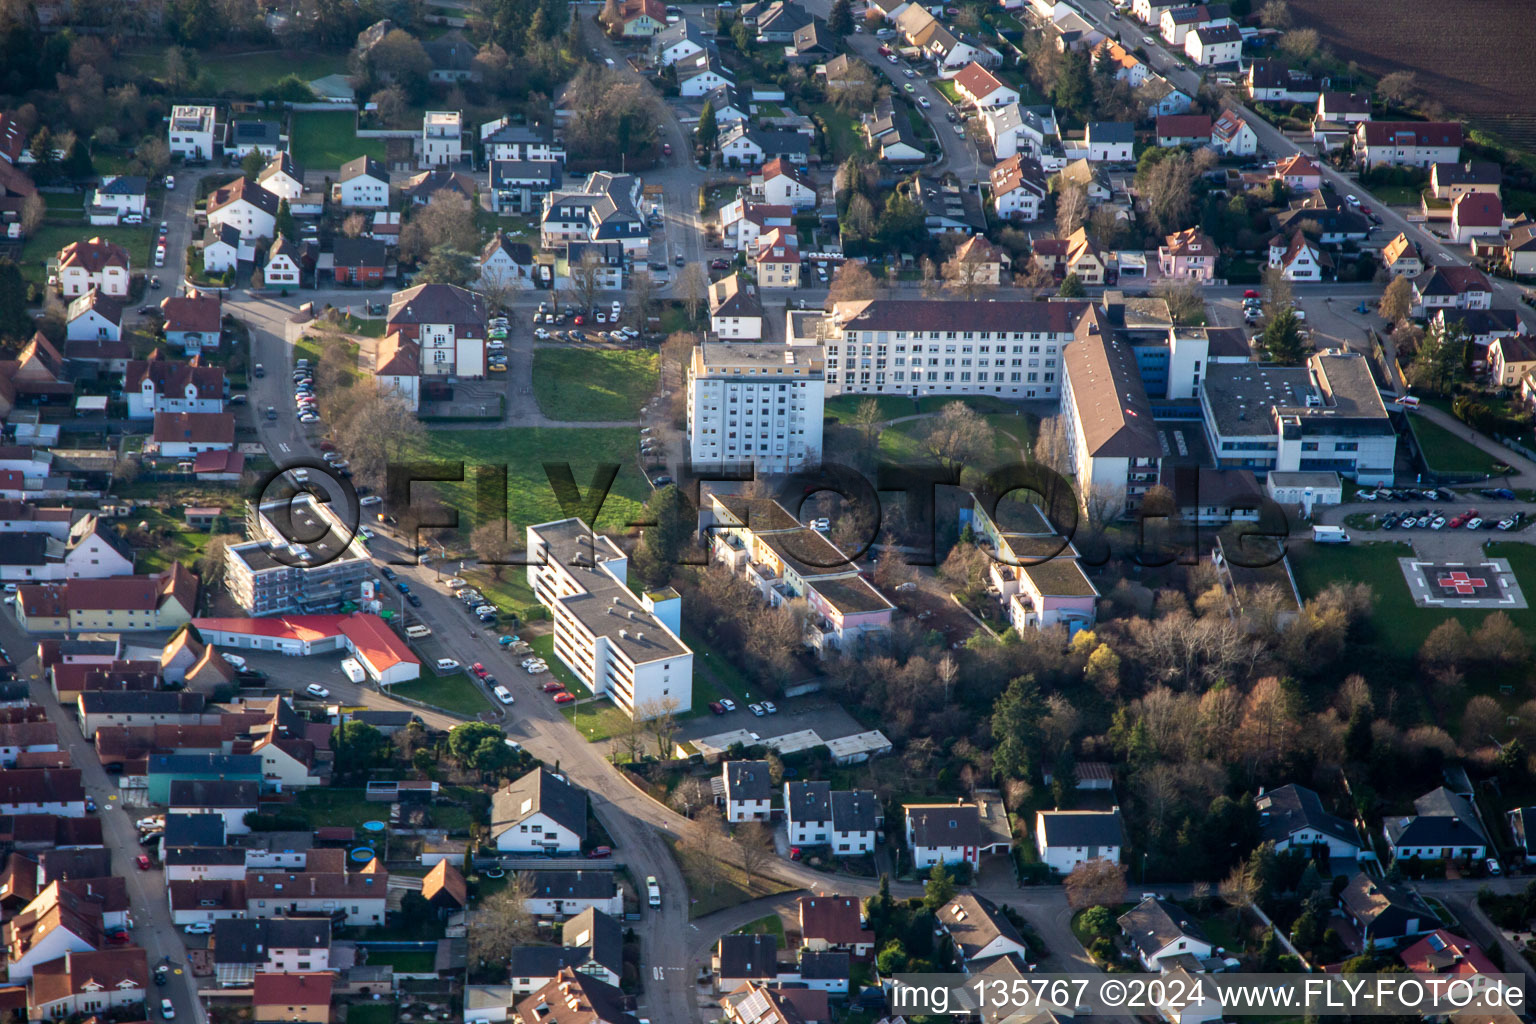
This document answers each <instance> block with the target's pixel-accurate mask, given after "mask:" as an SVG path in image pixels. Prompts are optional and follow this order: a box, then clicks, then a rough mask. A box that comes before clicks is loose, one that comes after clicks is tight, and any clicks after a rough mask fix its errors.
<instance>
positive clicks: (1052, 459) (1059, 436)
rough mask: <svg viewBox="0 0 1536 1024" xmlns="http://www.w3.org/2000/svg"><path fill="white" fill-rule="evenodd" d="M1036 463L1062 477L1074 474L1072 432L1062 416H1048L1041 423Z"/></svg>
mask: <svg viewBox="0 0 1536 1024" xmlns="http://www.w3.org/2000/svg"><path fill="white" fill-rule="evenodd" d="M1034 456H1035V461H1036V462H1038V463H1040V464H1041V465H1042V466H1044V467H1045V468H1046V469H1049V470H1053V471H1054V472H1056V473H1059V474H1061V475H1062V476H1069V475H1071V473H1072V432H1071V428H1070V427H1068V426H1067V421H1066V419H1065V418H1063V417H1061V416H1048V417H1046V418H1045V419H1043V420H1041V421H1040V433H1039V434H1037V435H1036V436H1035V447H1034Z"/></svg>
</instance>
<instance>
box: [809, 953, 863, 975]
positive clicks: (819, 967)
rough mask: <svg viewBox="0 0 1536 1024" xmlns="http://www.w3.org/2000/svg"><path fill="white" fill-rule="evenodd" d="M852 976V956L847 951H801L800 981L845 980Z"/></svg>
mask: <svg viewBox="0 0 1536 1024" xmlns="http://www.w3.org/2000/svg"><path fill="white" fill-rule="evenodd" d="M852 976H853V956H852V954H849V953H836V952H830V951H828V952H824V953H801V954H800V979H801V980H802V981H845V980H847V979H848V978H850V977H852Z"/></svg>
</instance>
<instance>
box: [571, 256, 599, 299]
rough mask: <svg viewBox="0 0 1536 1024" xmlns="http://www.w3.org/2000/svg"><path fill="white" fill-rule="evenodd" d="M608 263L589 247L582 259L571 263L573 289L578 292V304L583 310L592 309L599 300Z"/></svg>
mask: <svg viewBox="0 0 1536 1024" xmlns="http://www.w3.org/2000/svg"><path fill="white" fill-rule="evenodd" d="M605 269H606V264H604V263H603V258H602V256H600V255H598V253H597V252H596V251H595V250H592V249H587V250H586V251H585V252H583V253H582V254H581V259H579V260H577V261H576V262H575V263H574V264H572V265H571V268H570V275H571V290H572V291H573V292H575V293H576V305H577V307H578V308H579V309H581V310H583V311H588V310H591V309H592V307H593V305H594V304H596V302H597V293H598V292H599V291H601V290H602V287H603V272H604V270H605Z"/></svg>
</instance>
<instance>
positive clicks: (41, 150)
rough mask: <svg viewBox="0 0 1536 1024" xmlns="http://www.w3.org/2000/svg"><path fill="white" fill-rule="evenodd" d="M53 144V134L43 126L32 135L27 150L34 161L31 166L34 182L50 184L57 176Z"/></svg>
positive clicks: (57, 162) (56, 162)
mask: <svg viewBox="0 0 1536 1024" xmlns="http://www.w3.org/2000/svg"><path fill="white" fill-rule="evenodd" d="M54 146H55V143H54V141H53V133H52V132H50V131H49V130H48V126H47V125H43V126H42V127H41V128H39V129H38V130H37V131H36V132H35V133H33V135H32V141H31V142H30V143H28V145H27V148H28V149H29V150H30V151H31V152H32V159H33V160H35V161H36V163H34V164H33V165H32V178H33V180H35V181H40V182H50V181H52V180H53V179H54V178H56V177H57V176H58V173H59V161H58V159H57V158H56V157H55V156H54V153H53V150H54Z"/></svg>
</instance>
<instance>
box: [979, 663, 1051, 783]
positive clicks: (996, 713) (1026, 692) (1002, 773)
mask: <svg viewBox="0 0 1536 1024" xmlns="http://www.w3.org/2000/svg"><path fill="white" fill-rule="evenodd" d="M1044 716H1045V701H1044V699H1042V698H1041V696H1040V688H1039V686H1037V685H1036V684H1035V677H1034V676H1032V675H1025V676H1019V677H1017V678H1015V679H1014V680H1013V681H1012V682H1010V683H1009V684H1008V689H1007V690H1005V691H1003V695H1002V696H1001V697H999V698H998V699H997V702H996V703H995V704H993V705H992V737H993V740H994V741H995V743H996V744H997V746H996V749H995V750H994V751H993V755H992V766H993V769H994V770H995V771H996V773H997V775H998V777H999V778H1004V779H1023V778H1028V777H1029V775H1030V763H1031V759H1032V758H1033V757H1034V746H1035V739H1036V737H1037V736H1038V734H1039V733H1038V731H1039V723H1040V719H1041V718H1043V717H1044Z"/></svg>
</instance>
